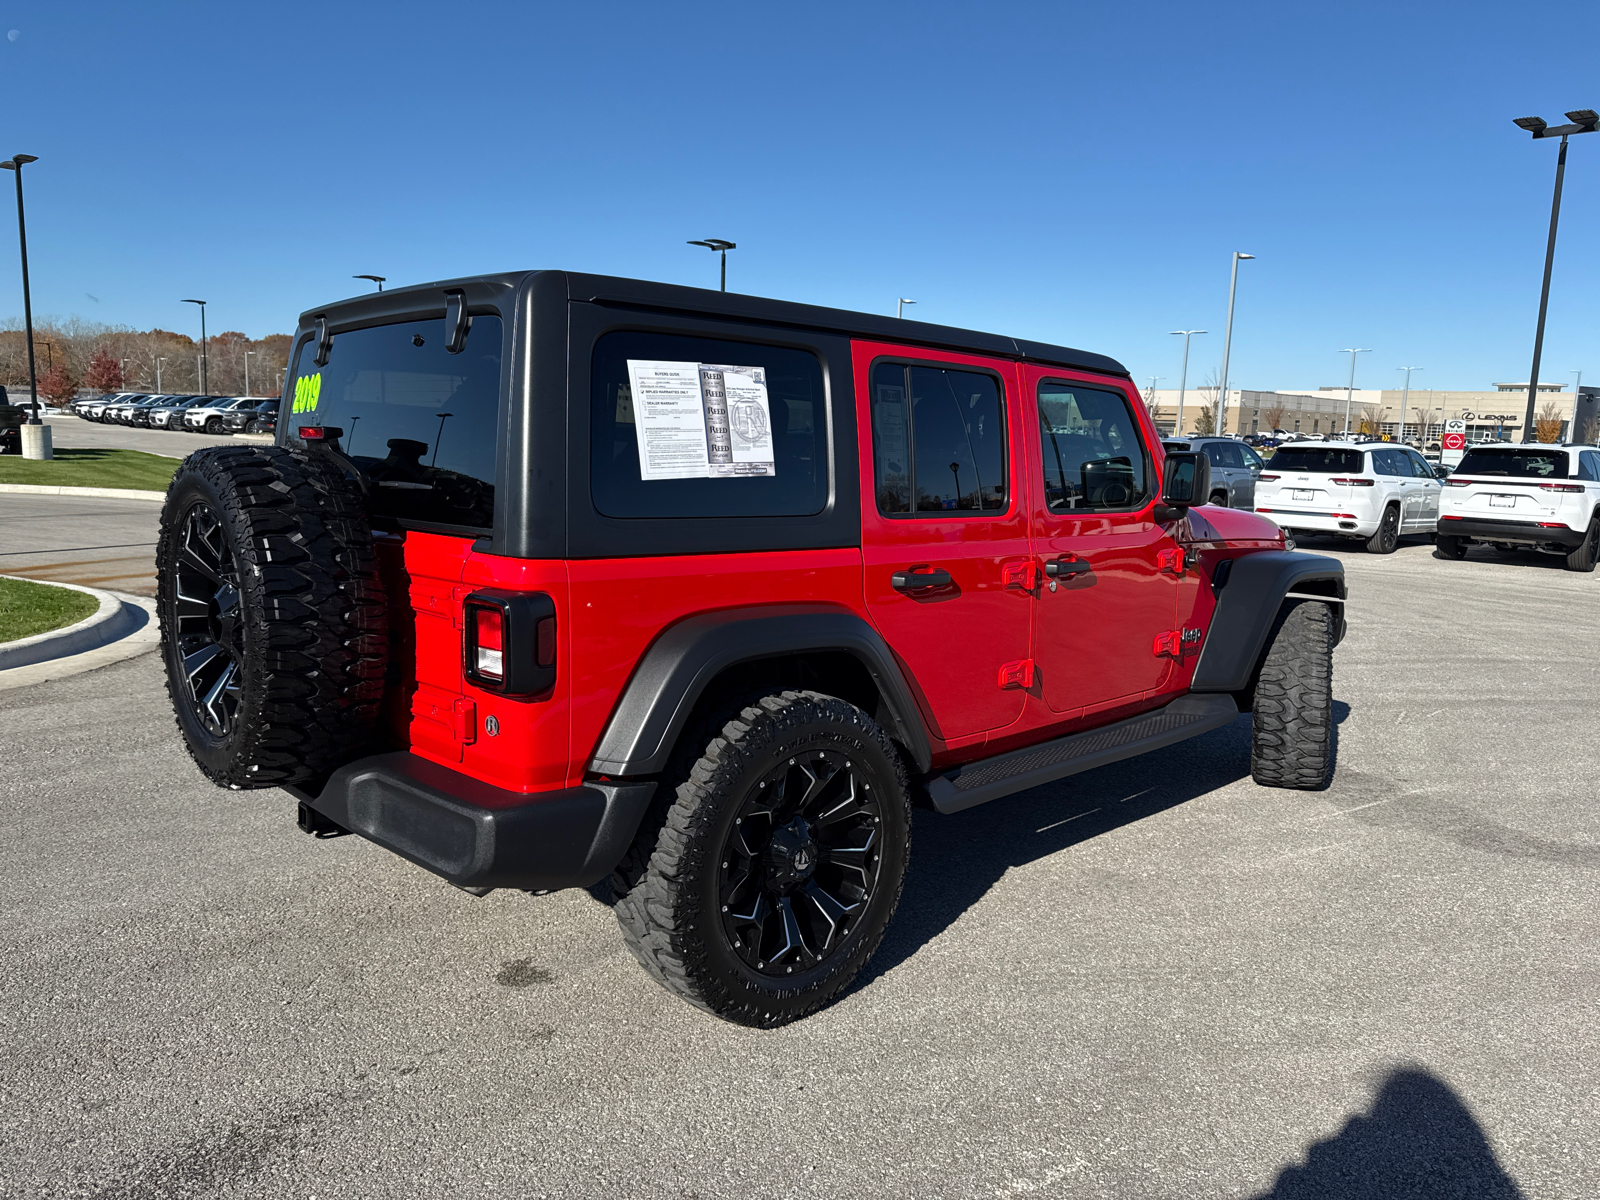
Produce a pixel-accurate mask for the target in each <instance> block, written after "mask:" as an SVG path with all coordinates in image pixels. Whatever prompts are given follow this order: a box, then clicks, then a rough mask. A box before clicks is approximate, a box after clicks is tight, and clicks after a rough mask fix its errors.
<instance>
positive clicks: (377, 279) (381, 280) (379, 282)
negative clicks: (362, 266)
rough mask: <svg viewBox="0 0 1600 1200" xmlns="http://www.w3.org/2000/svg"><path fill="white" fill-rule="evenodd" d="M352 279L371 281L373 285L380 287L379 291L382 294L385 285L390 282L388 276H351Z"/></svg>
mask: <svg viewBox="0 0 1600 1200" xmlns="http://www.w3.org/2000/svg"><path fill="white" fill-rule="evenodd" d="M350 278H351V279H370V280H372V282H373V283H375V284H377V285H378V290H379V291H380V292H381V291H383V285H384V284H385V283H387V282H388V280H389V277H388V276H387V275H352V276H350Z"/></svg>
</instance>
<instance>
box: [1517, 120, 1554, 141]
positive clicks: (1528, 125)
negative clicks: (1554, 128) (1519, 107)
mask: <svg viewBox="0 0 1600 1200" xmlns="http://www.w3.org/2000/svg"><path fill="white" fill-rule="evenodd" d="M1511 123H1512V124H1513V125H1515V126H1516V127H1517V128H1519V129H1526V130H1527V131H1528V132H1529V133H1531V134H1533V136H1534V137H1538V136H1539V135H1540V134H1541V133H1543V132H1544V131H1545V130H1546V129H1547V128H1548V127H1549V124H1550V123H1549V122H1548V121H1546V120H1545V119H1544V118H1542V117H1517V118H1516V119H1515V120H1513V121H1512V122H1511Z"/></svg>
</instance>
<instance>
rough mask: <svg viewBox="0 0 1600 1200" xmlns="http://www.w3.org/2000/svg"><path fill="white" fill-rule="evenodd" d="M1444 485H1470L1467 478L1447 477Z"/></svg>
mask: <svg viewBox="0 0 1600 1200" xmlns="http://www.w3.org/2000/svg"><path fill="white" fill-rule="evenodd" d="M1444 485H1445V487H1468V486H1470V485H1469V484H1468V482H1467V481H1466V480H1465V479H1446V480H1445V481H1444Z"/></svg>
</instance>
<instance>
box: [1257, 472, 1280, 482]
mask: <svg viewBox="0 0 1600 1200" xmlns="http://www.w3.org/2000/svg"><path fill="white" fill-rule="evenodd" d="M1256 478H1257V479H1259V480H1260V481H1261V482H1262V483H1271V482H1272V481H1273V480H1274V479H1277V478H1278V476H1276V475H1268V474H1266V473H1265V472H1263V473H1262V474H1260V475H1257V476H1256Z"/></svg>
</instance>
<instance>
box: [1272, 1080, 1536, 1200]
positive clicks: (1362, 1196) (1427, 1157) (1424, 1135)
mask: <svg viewBox="0 0 1600 1200" xmlns="http://www.w3.org/2000/svg"><path fill="white" fill-rule="evenodd" d="M1397 1196H1417V1197H1423V1196H1426V1197H1429V1198H1430V1200H1433V1198H1438V1200H1453V1198H1456V1197H1460V1198H1461V1200H1467V1198H1468V1197H1471V1198H1472V1200H1521V1197H1522V1196H1523V1192H1522V1189H1521V1188H1519V1187H1518V1186H1517V1185H1516V1182H1515V1181H1514V1180H1513V1179H1512V1178H1511V1176H1510V1175H1508V1174H1506V1172H1505V1168H1503V1167H1502V1166H1501V1165H1500V1161H1499V1160H1498V1159H1497V1158H1496V1157H1495V1153H1494V1150H1493V1149H1492V1148H1491V1147H1490V1145H1489V1139H1488V1138H1487V1137H1485V1136H1484V1132H1483V1129H1482V1128H1481V1127H1480V1126H1479V1124H1478V1122H1477V1120H1476V1119H1475V1118H1474V1117H1473V1115H1472V1112H1471V1111H1470V1110H1469V1109H1468V1108H1467V1105H1466V1102H1465V1101H1463V1100H1462V1099H1461V1097H1460V1096H1458V1095H1457V1094H1456V1092H1455V1090H1454V1089H1453V1088H1451V1086H1450V1085H1449V1084H1447V1083H1445V1082H1444V1081H1443V1080H1442V1079H1440V1078H1439V1077H1438V1076H1436V1075H1434V1074H1432V1073H1431V1072H1429V1071H1427V1070H1426V1069H1424V1068H1421V1067H1415V1066H1412V1067H1400V1068H1397V1069H1396V1070H1394V1071H1391V1072H1390V1074H1389V1076H1388V1078H1386V1079H1385V1080H1384V1081H1383V1083H1382V1085H1381V1086H1380V1087H1379V1089H1378V1094H1377V1096H1376V1098H1375V1099H1374V1100H1373V1102H1372V1109H1371V1111H1370V1112H1367V1113H1363V1114H1358V1115H1356V1116H1353V1117H1351V1118H1350V1119H1349V1120H1348V1121H1346V1122H1345V1123H1344V1128H1342V1129H1341V1130H1339V1132H1338V1133H1336V1134H1334V1135H1333V1136H1332V1137H1329V1138H1324V1139H1323V1140H1322V1141H1320V1142H1314V1143H1313V1144H1312V1145H1311V1146H1310V1148H1309V1149H1307V1151H1306V1153H1305V1158H1304V1161H1303V1162H1300V1163H1296V1164H1295V1165H1294V1166H1290V1167H1285V1168H1284V1169H1283V1170H1282V1171H1281V1172H1280V1173H1279V1174H1278V1178H1277V1180H1276V1181H1275V1182H1274V1183H1273V1185H1272V1188H1271V1190H1269V1191H1266V1192H1262V1193H1260V1194H1259V1195H1258V1196H1257V1197H1256V1198H1255V1200H1324V1198H1325V1200H1390V1198H1392V1197H1397Z"/></svg>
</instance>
